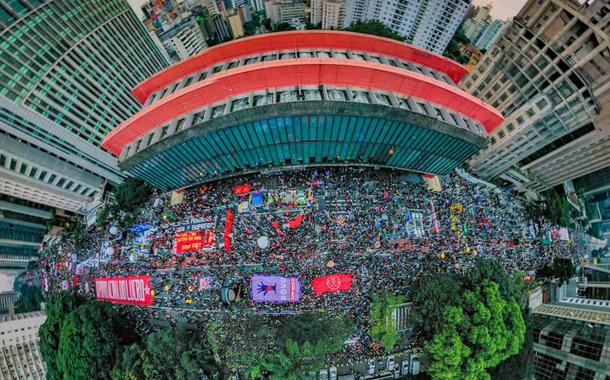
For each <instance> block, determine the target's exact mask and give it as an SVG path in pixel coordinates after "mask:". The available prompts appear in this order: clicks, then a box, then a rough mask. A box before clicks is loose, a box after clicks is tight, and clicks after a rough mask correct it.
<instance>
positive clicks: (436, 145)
mask: <svg viewBox="0 0 610 380" xmlns="http://www.w3.org/2000/svg"><path fill="white" fill-rule="evenodd" d="M278 46H281V47H282V49H281V50H279V51H278V49H277V47H278ZM311 58H317V59H311ZM328 58H333V59H328ZM264 62H268V63H267V64H261V63H264ZM465 73H466V69H465V68H464V67H463V66H461V65H459V64H457V63H456V62H453V61H451V60H450V59H448V58H446V57H442V56H440V55H438V54H435V53H432V52H428V51H425V50H423V49H420V48H417V47H415V46H412V45H408V44H404V43H401V42H398V41H395V40H388V39H384V38H380V37H376V36H371V35H364V34H355V33H348V32H338V31H295V32H285V33H269V34H262V35H258V36H255V37H250V38H244V39H240V40H235V41H232V42H231V43H230V44H226V45H218V46H216V47H215V48H214V49H208V50H205V51H204V52H202V53H201V54H199V55H197V56H195V57H193V58H191V59H189V60H188V61H184V62H180V63H177V64H175V65H173V66H171V67H170V68H169V69H167V70H164V71H163V72H162V73H160V74H158V75H154V76H152V77H151V78H149V79H148V80H147V81H144V82H142V83H141V84H139V85H138V86H137V87H136V88H134V90H133V93H134V95H135V96H137V97H138V99H140V101H141V102H142V103H143V104H144V108H143V109H142V111H140V112H139V113H138V114H137V115H135V116H134V117H132V118H130V119H129V120H128V121H126V122H124V123H122V124H121V125H120V126H118V127H117V128H116V129H115V130H114V131H112V132H111V133H110V134H109V135H108V136H107V137H106V140H105V142H104V147H105V148H106V149H108V150H109V151H111V152H112V153H113V154H115V155H116V156H117V157H119V158H120V164H119V165H120V166H121V168H122V169H124V170H126V171H127V172H128V173H130V174H132V175H134V176H137V177H139V178H142V179H144V180H146V181H148V182H150V183H151V184H154V185H155V186H157V187H159V188H161V189H164V190H171V189H175V188H179V187H184V186H188V185H193V184H196V183H201V182H205V181H211V180H215V179H219V178H223V177H227V176H237V175H242V174H245V173H249V172H255V171H262V170H271V169H273V168H276V169H281V168H291V167H294V166H306V165H326V164H328V165H363V166H380V167H391V168H396V169H404V170H414V171H418V172H425V173H433V174H439V175H445V174H448V173H449V172H451V171H452V170H453V169H455V168H456V167H457V166H459V165H461V164H462V163H463V162H464V160H466V159H467V158H468V157H470V156H472V155H473V154H474V153H475V152H476V151H478V150H479V149H481V147H482V146H484V145H485V144H486V136H487V131H491V130H493V129H494V128H495V127H496V126H497V125H499V124H500V123H501V122H502V116H501V114H500V113H499V112H498V111H496V110H495V109H493V108H492V107H491V106H489V105H487V104H485V103H484V102H482V101H480V100H479V99H477V98H474V97H472V96H470V95H468V94H466V93H465V92H463V91H461V90H460V89H459V88H458V87H457V85H456V83H458V82H459V81H460V79H461V78H462V76H463V75H464V74H465ZM176 91H179V92H180V97H176V96H172V94H175V93H176Z"/></svg>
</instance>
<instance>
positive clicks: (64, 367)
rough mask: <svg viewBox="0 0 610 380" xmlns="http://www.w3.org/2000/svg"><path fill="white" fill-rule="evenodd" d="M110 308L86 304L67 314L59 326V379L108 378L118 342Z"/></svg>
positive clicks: (106, 305) (117, 349)
mask: <svg viewBox="0 0 610 380" xmlns="http://www.w3.org/2000/svg"><path fill="white" fill-rule="evenodd" d="M113 318H114V317H113V311H112V307H111V306H110V305H108V304H105V303H101V302H89V303H87V304H84V305H82V306H79V307H78V308H77V309H75V310H73V311H71V312H70V313H69V314H68V315H67V316H66V318H65V320H64V321H63V322H62V324H61V333H60V340H59V348H58V351H57V366H58V368H59V370H60V371H61V373H62V375H63V377H62V378H63V379H66V380H70V379H87V378H103V379H107V378H110V373H111V371H112V368H113V366H114V360H115V357H116V355H117V352H118V351H119V350H120V348H121V339H120V337H119V336H118V335H117V333H116V332H115V328H114V321H113Z"/></svg>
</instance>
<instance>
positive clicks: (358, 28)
mask: <svg viewBox="0 0 610 380" xmlns="http://www.w3.org/2000/svg"><path fill="white" fill-rule="evenodd" d="M343 30H345V31H348V32H355V33H364V34H372V35H374V36H379V37H385V38H391V39H393V40H398V41H404V40H405V39H404V37H403V36H401V35H400V34H398V33H396V32H395V31H393V30H392V29H390V28H388V27H387V26H386V25H385V24H383V23H382V22H380V21H377V20H370V21H364V22H363V21H358V22H356V23H354V24H352V25H351V26H349V27H347V28H345V29H343Z"/></svg>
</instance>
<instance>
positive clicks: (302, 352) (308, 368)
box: [264, 339, 324, 380]
mask: <svg viewBox="0 0 610 380" xmlns="http://www.w3.org/2000/svg"><path fill="white" fill-rule="evenodd" d="M321 349H322V347H320V345H319V344H318V345H312V344H311V343H310V342H305V343H303V344H302V345H299V344H298V343H297V342H295V341H293V340H291V339H289V340H288V341H287V342H286V346H285V347H284V349H283V350H282V351H280V352H277V353H275V354H271V355H269V356H268V358H267V359H266V360H265V362H264V367H265V368H266V369H267V370H268V371H269V372H271V377H270V379H271V380H300V379H315V375H314V376H311V375H310V373H311V372H313V373H314V374H315V371H316V370H318V369H319V368H320V367H322V365H323V364H324V361H323V360H322V354H321V352H320V350H321Z"/></svg>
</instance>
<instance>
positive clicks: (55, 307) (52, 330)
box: [39, 292, 85, 380]
mask: <svg viewBox="0 0 610 380" xmlns="http://www.w3.org/2000/svg"><path fill="white" fill-rule="evenodd" d="M84 302H85V300H84V298H82V297H81V296H79V295H78V294H77V293H76V292H59V293H55V294H53V295H52V296H51V297H50V298H49V300H48V301H47V303H46V307H45V312H46V314H47V319H46V321H45V323H44V324H43V325H42V326H41V327H40V330H39V335H40V353H41V356H42V359H43V360H44V362H45V363H46V366H47V379H48V380H60V379H63V378H64V376H63V373H62V371H61V369H60V368H59V367H58V365H57V352H58V350H59V342H60V328H61V325H62V323H63V321H64V318H65V317H66V316H67V315H68V314H69V313H71V312H72V311H73V310H75V309H76V308H77V307H78V306H80V305H82V304H83V303H84Z"/></svg>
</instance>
